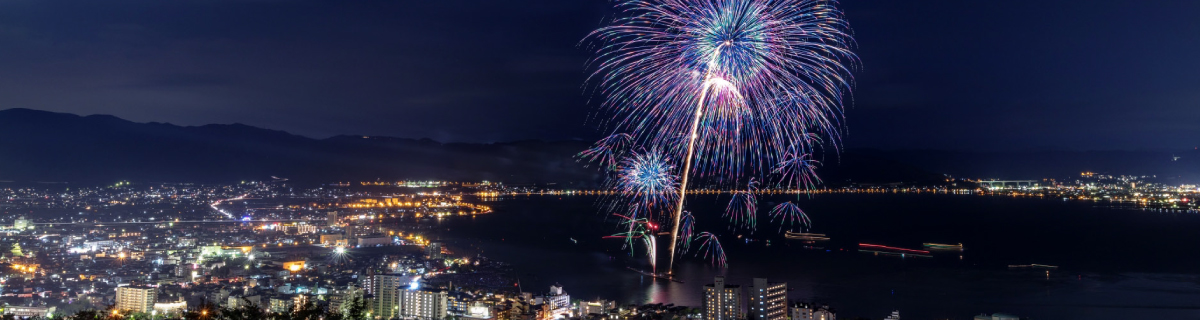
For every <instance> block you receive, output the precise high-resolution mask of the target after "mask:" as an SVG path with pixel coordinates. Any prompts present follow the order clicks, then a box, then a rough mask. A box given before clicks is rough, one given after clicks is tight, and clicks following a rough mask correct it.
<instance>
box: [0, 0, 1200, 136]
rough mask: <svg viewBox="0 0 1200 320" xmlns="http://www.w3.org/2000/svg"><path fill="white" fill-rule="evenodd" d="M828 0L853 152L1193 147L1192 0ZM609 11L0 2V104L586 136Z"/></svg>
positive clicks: (589, 0)
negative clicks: (597, 48) (848, 89)
mask: <svg viewBox="0 0 1200 320" xmlns="http://www.w3.org/2000/svg"><path fill="white" fill-rule="evenodd" d="M843 4H844V5H845V6H846V10H847V14H848V16H849V18H850V19H851V23H852V25H853V26H854V29H855V34H856V37H857V39H858V42H859V45H860V48H859V49H860V50H859V51H860V53H861V57H862V60H863V64H864V68H863V69H862V70H861V71H860V72H858V74H857V77H858V78H857V79H858V83H857V91H856V100H855V105H854V106H852V107H851V108H850V110H849V111H848V112H847V116H848V121H847V124H848V135H846V142H847V144H848V145H849V146H851V147H855V146H866V147H884V148H911V147H916V148H950V149H1016V148H1026V147H1052V148H1077V149H1134V148H1184V147H1190V146H1192V145H1193V144H1196V143H1200V141H1197V140H1198V139H1197V137H1200V126H1198V125H1196V123H1197V122H1198V121H1200V108H1198V106H1200V94H1197V93H1196V92H1200V91H1197V90H1196V88H1198V87H1200V60H1198V59H1196V58H1195V57H1197V56H1200V21H1197V20H1198V19H1194V15H1195V13H1196V12H1200V2H1192V1H1176V2H1168V1H1132V0H1130V1H1087V2H1082V3H1079V2H1076V1H1021V2H1017V3H1014V2H1012V1H1009V2H979V1H856V0H845V1H844V2H843ZM607 5H608V2H607V1H604V0H569V1H562V0H536V1H535V0H530V1H490V0H488V1H483V0H463V1H407V0H388V1H283V0H280V1H236V0H216V1H214V0H205V1H200V0H195V1H191V0H182V1H155V0H109V1H40V0H0V108H11V107H26V108H34V109H45V110H53V111H63V112H73V113H81V114H93V113H105V114H113V115H117V116H120V117H123V118H127V119H131V120H135V121H162V122H172V123H177V124H187V125H198V124H206V123H230V122H242V123H247V124H251V125H256V126H262V127H267V128H273V129H282V130H287V131H291V132H295V133H299V134H304V135H309V136H315V137H325V136H330V135H335V134H369V135H392V136H402V137H431V138H434V139H439V140H454V141H502V140H514V139H530V138H534V139H570V138H585V139H592V138H595V136H596V134H595V130H594V128H593V127H591V124H589V122H588V121H587V115H588V113H589V108H590V106H589V105H588V104H587V97H586V96H585V94H584V91H583V90H582V89H581V86H582V82H583V80H584V77H585V76H586V72H585V70H584V63H585V62H586V59H587V57H588V53H587V52H586V50H584V49H581V48H579V47H578V46H577V45H578V43H579V41H580V39H582V38H583V37H584V35H586V33H587V32H588V31H590V30H592V29H593V28H595V27H596V26H598V25H599V24H600V22H601V20H602V19H603V18H604V17H605V16H606V15H607V14H609V12H608V6H607ZM593 106H594V104H593ZM592 123H594V122H592Z"/></svg>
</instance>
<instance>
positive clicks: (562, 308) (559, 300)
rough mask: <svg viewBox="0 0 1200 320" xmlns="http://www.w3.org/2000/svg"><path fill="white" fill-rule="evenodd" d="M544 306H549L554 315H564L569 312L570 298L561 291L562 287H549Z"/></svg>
mask: <svg viewBox="0 0 1200 320" xmlns="http://www.w3.org/2000/svg"><path fill="white" fill-rule="evenodd" d="M544 303H545V304H548V305H550V309H551V312H553V313H554V314H556V315H558V314H564V313H567V312H570V310H571V296H570V295H568V294H567V292H566V291H563V288H562V286H550V293H549V294H547V295H546V297H545V302H544Z"/></svg>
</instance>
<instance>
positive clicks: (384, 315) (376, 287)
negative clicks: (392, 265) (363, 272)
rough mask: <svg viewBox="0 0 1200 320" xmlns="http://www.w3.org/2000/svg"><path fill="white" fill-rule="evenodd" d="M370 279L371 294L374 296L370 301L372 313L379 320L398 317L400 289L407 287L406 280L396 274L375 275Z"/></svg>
mask: <svg viewBox="0 0 1200 320" xmlns="http://www.w3.org/2000/svg"><path fill="white" fill-rule="evenodd" d="M371 278H372V279H371V286H372V289H371V292H372V293H373V294H374V295H375V299H373V300H372V301H371V310H372V312H374V313H375V316H377V317H379V318H380V319H391V318H396V317H399V316H400V304H399V303H400V291H402V289H401V288H400V287H401V286H405V285H408V281H407V280H408V278H407V277H404V276H401V275H398V274H377V275H374V276H371Z"/></svg>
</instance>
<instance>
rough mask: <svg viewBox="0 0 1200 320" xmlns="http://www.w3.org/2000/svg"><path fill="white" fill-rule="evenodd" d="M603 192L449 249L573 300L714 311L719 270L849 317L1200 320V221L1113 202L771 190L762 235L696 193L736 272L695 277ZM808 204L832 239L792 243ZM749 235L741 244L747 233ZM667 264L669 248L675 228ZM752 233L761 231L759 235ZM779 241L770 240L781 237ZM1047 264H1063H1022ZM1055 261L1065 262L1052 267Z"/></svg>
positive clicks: (543, 201) (515, 209)
mask: <svg viewBox="0 0 1200 320" xmlns="http://www.w3.org/2000/svg"><path fill="white" fill-rule="evenodd" d="M597 201H598V199H597V198H595V197H583V196H569V197H549V196H532V197H510V198H504V199H501V200H497V201H495V202H493V203H492V205H493V206H494V208H495V209H496V212H495V213H493V214H489V215H480V216H477V217H474V218H449V219H445V220H443V221H440V222H438V224H439V226H440V227H441V228H439V229H441V230H445V232H444V233H443V234H442V235H441V236H442V237H443V238H446V239H447V240H446V242H447V243H448V246H449V247H450V248H451V249H453V250H455V251H457V252H459V253H466V254H474V253H482V254H483V255H485V256H487V257H489V258H493V259H497V260H501V261H505V262H508V263H511V264H512V265H513V266H514V268H515V270H516V272H518V273H519V276H520V278H521V285H522V288H523V289H524V290H525V291H532V292H543V291H546V290H547V289H548V286H549V285H551V284H555V283H558V284H562V285H563V286H565V289H566V291H568V292H569V293H570V294H571V295H572V298H575V299H594V298H603V299H609V300H616V301H618V302H620V303H637V304H641V303H659V302H661V303H675V304H680V305H690V306H699V305H700V290H701V287H702V286H703V285H705V284H708V283H711V282H712V278H713V277H714V276H718V275H721V276H725V277H726V278H727V282H729V283H733V284H742V285H743V286H747V285H749V283H750V281H751V278H754V277H765V278H768V279H770V280H771V281H782V282H787V284H788V287H789V290H790V291H789V298H790V299H792V300H800V301H817V302H824V303H828V304H829V305H831V306H833V307H835V308H837V310H838V316H839V318H852V317H859V316H862V317H869V318H883V317H884V316H886V315H887V314H888V313H890V312H891V310H900V311H901V314H902V315H903V316H904V317H905V318H918V319H969V318H970V317H971V316H973V315H977V314H980V313H989V314H990V313H994V312H1004V313H1011V314H1016V315H1020V316H1023V317H1030V318H1033V319H1070V318H1087V319H1129V318H1160V319H1200V276H1197V271H1200V255H1197V253H1200V232H1196V231H1197V230H1200V216H1197V215H1195V214H1185V213H1161V212H1152V211H1140V210H1129V209H1119V208H1112V207H1110V206H1108V205H1107V204H1106V203H1099V202H1084V201H1063V200H1052V199H1040V198H1007V197H989V196H977V195H948V194H822V195H816V196H813V197H811V198H810V197H807V196H804V197H799V198H797V197H796V196H794V195H792V196H767V197H763V198H761V199H760V200H759V212H760V213H759V216H758V227H757V230H755V231H754V232H750V231H748V230H744V229H742V230H734V229H731V228H730V227H729V224H728V223H727V222H726V221H725V220H723V219H722V218H721V212H722V211H723V209H724V208H725V205H726V203H727V202H728V196H697V197H694V198H689V201H688V205H687V207H688V209H689V210H692V211H693V212H694V213H695V216H696V217H697V227H696V231H697V232H700V231H710V232H713V233H714V234H718V235H719V236H720V237H721V238H720V239H721V242H722V244H723V246H724V248H725V252H726V253H727V255H728V261H729V265H728V267H727V268H717V267H713V266H712V265H711V263H709V261H708V260H706V259H704V258H703V257H697V256H694V255H693V253H687V254H685V255H683V256H682V258H681V260H679V261H677V265H676V268H675V270H676V274H677V276H678V277H679V278H680V279H682V280H683V283H675V282H668V281H664V280H654V279H652V278H650V277H645V276H642V275H640V274H638V273H636V272H634V271H631V270H629V269H627V267H629V266H632V267H636V268H640V269H649V268H650V266H649V264H648V262H647V259H646V256H645V251H644V248H642V247H637V248H635V250H636V254H635V255H633V256H631V255H630V254H629V250H628V249H622V245H623V241H622V240H619V239H603V238H602V237H603V236H605V235H610V234H614V233H617V232H619V231H618V230H617V226H616V220H614V219H612V218H609V217H606V216H605V215H603V214H601V213H599V209H598V208H600V206H598V205H597ZM783 201H795V202H796V203H797V204H799V205H800V206H801V208H803V209H804V210H805V211H806V212H807V213H808V215H809V216H810V217H811V218H812V220H813V227H812V229H811V232H816V233H824V234H827V235H828V236H829V237H830V238H832V239H831V240H830V241H829V242H827V243H825V244H823V245H822V246H821V247H823V248H822V249H813V248H811V247H812V246H811V245H806V244H804V243H800V242H798V241H796V240H787V239H785V238H784V237H783V236H782V234H781V233H780V232H778V230H779V227H780V226H779V225H778V224H775V223H771V222H770V217H768V216H767V214H766V213H767V212H768V211H769V210H770V208H771V207H773V206H774V205H775V204H777V203H780V202H783ZM739 236H740V238H739ZM659 239H660V240H659V242H660V243H661V244H660V245H659V247H660V248H659V249H660V251H659V256H660V258H659V260H660V261H659V267H660V268H662V267H664V266H665V265H666V264H667V262H666V256H667V250H666V248H667V243H668V241H669V240H668V238H667V237H660V238H659ZM748 239H752V240H753V241H747V240H748ZM768 241H769V245H768ZM925 242H936V243H951V244H957V243H962V244H963V246H964V248H965V250H963V251H962V252H961V254H960V253H958V252H947V253H939V252H934V253H932V254H931V255H932V257H929V258H922V257H911V256H909V257H903V258H902V257H897V256H886V255H874V254H870V253H862V252H858V251H857V248H858V244H859V243H871V244H880V245H888V246H894V247H903V248H910V249H922V243H925ZM1024 264H1045V265H1054V266H1058V268H1057V269H1052V270H1042V269H1010V268H1009V267H1008V265H1024ZM1047 271H1049V272H1048V273H1047Z"/></svg>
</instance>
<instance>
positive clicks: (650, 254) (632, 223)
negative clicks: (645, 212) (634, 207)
mask: <svg viewBox="0 0 1200 320" xmlns="http://www.w3.org/2000/svg"><path fill="white" fill-rule="evenodd" d="M615 216H617V217H620V218H622V220H621V224H622V225H624V227H626V228H627V229H628V230H629V231H626V232H622V233H618V234H614V235H611V236H607V237H604V238H615V239H625V245H624V246H623V248H622V249H624V248H628V249H629V255H630V256H633V255H634V254H635V253H636V252H635V251H636V250H635V249H634V247H635V245H636V244H637V242H639V241H640V242H641V243H642V244H643V245H644V246H645V248H646V257H647V258H649V260H650V267H651V268H652V269H653V270H654V272H658V271H657V269H658V265H657V261H658V255H657V252H658V241H657V239H655V236H654V234H655V232H657V230H658V226H657V225H655V224H654V223H653V222H650V221H648V220H647V219H645V218H633V217H631V216H624V215H619V214H618V215H615Z"/></svg>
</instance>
